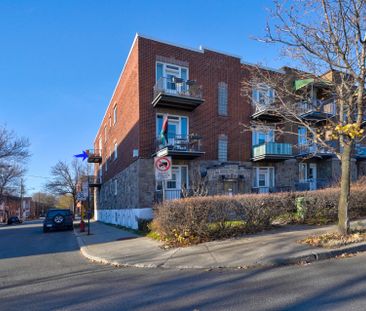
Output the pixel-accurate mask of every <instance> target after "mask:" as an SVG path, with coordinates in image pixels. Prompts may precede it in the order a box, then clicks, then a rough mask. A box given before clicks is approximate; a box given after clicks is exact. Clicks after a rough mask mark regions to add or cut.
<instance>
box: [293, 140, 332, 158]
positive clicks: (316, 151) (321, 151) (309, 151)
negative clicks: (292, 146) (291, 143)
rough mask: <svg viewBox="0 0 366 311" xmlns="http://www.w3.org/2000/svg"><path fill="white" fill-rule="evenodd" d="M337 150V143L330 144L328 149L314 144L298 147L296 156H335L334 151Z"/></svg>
mask: <svg viewBox="0 0 366 311" xmlns="http://www.w3.org/2000/svg"><path fill="white" fill-rule="evenodd" d="M335 149H336V143H335V142H329V147H328V148H327V147H326V146H322V145H318V144H314V143H310V144H307V145H298V146H297V147H296V151H295V153H296V155H298V156H309V155H314V156H317V155H319V156H321V155H322V156H329V157H330V156H333V155H334V152H333V150H335Z"/></svg>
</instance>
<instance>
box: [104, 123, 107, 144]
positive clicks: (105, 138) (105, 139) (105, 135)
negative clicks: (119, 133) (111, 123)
mask: <svg viewBox="0 0 366 311" xmlns="http://www.w3.org/2000/svg"><path fill="white" fill-rule="evenodd" d="M104 141H105V142H106V141H107V125H104Z"/></svg>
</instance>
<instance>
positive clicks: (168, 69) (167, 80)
mask: <svg viewBox="0 0 366 311" xmlns="http://www.w3.org/2000/svg"><path fill="white" fill-rule="evenodd" d="M175 78H178V79H181V80H182V81H183V82H185V81H187V80H188V68H187V67H183V66H178V65H175V64H168V63H163V62H156V84H157V86H158V88H159V89H164V90H168V91H169V92H172V93H174V92H182V91H187V90H184V89H182V88H185V87H186V85H185V84H183V83H176V82H175Z"/></svg>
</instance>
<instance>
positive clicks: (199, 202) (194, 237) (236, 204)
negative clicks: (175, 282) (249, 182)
mask: <svg viewBox="0 0 366 311" xmlns="http://www.w3.org/2000/svg"><path fill="white" fill-rule="evenodd" d="M338 197H339V189H338V188H328V189H323V190H317V191H309V192H286V193H284V192H282V193H275V194H243V195H236V196H207V197H191V198H185V199H181V200H172V201H165V202H163V203H161V204H159V205H157V206H155V210H154V212H155V217H154V220H153V222H152V224H151V228H152V230H154V231H155V232H156V233H157V234H158V235H159V236H160V237H161V238H162V240H163V241H165V242H166V243H167V244H171V245H175V246H178V245H179V246H183V245H190V244H197V243H201V242H206V241H211V240H215V239H222V238H227V237H233V236H237V235H242V234H245V233H255V232H259V231H262V230H265V229H268V228H271V227H272V224H273V222H274V221H275V220H278V219H279V218H286V219H287V221H289V222H292V223H300V222H301V223H305V224H325V223H332V222H335V221H336V220H337V209H338ZM299 214H301V215H299ZM349 215H350V218H351V219H357V218H359V217H362V216H366V186H365V185H359V184H358V185H355V186H353V187H352V191H351V198H350V207H349Z"/></svg>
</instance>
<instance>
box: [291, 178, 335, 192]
mask: <svg viewBox="0 0 366 311" xmlns="http://www.w3.org/2000/svg"><path fill="white" fill-rule="evenodd" d="M329 186H330V182H329V180H327V179H323V178H308V179H306V180H303V181H299V182H297V183H295V190H296V191H310V190H317V189H323V188H326V187H329Z"/></svg>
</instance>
